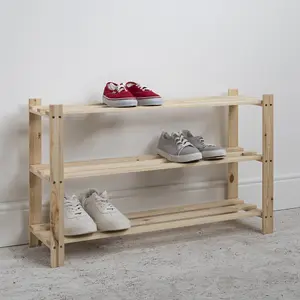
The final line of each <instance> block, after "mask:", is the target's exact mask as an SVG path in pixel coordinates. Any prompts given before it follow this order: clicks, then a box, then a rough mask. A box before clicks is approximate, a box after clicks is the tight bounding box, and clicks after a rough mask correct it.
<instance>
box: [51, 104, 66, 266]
mask: <svg viewBox="0 0 300 300" xmlns="http://www.w3.org/2000/svg"><path fill="white" fill-rule="evenodd" d="M49 122H50V124H49V128H50V170H49V171H50V172H49V176H50V184H51V197H50V232H51V235H50V244H51V248H50V251H51V267H58V266H62V265H63V264H64V251H65V249H64V206H63V199H64V160H63V106H62V105H51V106H50V118H49Z"/></svg>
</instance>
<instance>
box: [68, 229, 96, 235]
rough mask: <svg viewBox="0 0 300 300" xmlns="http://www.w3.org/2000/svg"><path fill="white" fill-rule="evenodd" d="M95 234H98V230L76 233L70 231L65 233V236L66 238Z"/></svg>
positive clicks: (78, 231) (77, 231)
mask: <svg viewBox="0 0 300 300" xmlns="http://www.w3.org/2000/svg"><path fill="white" fill-rule="evenodd" d="M95 232H97V229H96V230H76V231H72V230H70V231H69V232H65V233H64V235H65V236H76V235H86V234H91V233H95Z"/></svg>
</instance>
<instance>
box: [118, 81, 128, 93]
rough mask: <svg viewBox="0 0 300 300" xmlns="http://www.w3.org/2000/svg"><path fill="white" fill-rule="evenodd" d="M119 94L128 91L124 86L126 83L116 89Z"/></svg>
mask: <svg viewBox="0 0 300 300" xmlns="http://www.w3.org/2000/svg"><path fill="white" fill-rule="evenodd" d="M116 90H117V92H118V93H120V92H122V91H126V90H127V89H126V86H125V85H124V83H120V84H119V85H118V86H117V88H116Z"/></svg>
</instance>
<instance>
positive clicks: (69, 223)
mask: <svg viewBox="0 0 300 300" xmlns="http://www.w3.org/2000/svg"><path fill="white" fill-rule="evenodd" d="M64 223H65V235H66V236H72V235H81V234H88V233H93V232H96V231H97V226H96V224H95V222H94V221H93V219H92V218H91V217H90V216H89V215H88V214H87V213H86V212H85V210H84V209H83V207H82V206H81V203H80V202H79V200H78V198H77V197H76V196H75V195H73V196H72V197H69V196H65V197H64Z"/></svg>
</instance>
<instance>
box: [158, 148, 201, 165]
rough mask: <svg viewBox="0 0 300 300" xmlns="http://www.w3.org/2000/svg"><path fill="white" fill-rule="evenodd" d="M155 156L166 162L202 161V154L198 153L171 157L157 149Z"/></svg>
mask: <svg viewBox="0 0 300 300" xmlns="http://www.w3.org/2000/svg"><path fill="white" fill-rule="evenodd" d="M157 154H158V155H160V156H162V157H164V158H165V159H167V160H168V161H172V162H176V163H187V162H192V161H198V160H201V159H202V154H201V153H200V152H196V153H192V154H186V155H172V154H169V153H167V152H165V151H163V150H161V149H157Z"/></svg>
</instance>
